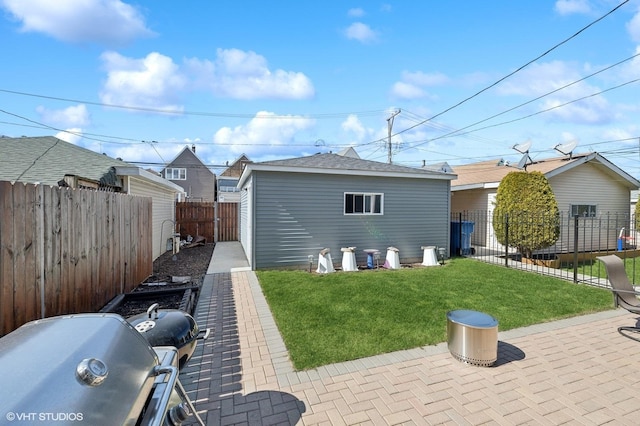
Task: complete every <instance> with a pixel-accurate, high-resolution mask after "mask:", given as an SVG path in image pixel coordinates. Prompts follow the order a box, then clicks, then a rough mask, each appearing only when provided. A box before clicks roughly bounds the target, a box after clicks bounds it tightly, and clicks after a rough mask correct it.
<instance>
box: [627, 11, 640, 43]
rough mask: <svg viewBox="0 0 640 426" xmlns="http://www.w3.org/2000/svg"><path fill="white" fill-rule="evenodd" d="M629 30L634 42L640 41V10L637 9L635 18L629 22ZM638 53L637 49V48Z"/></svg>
mask: <svg viewBox="0 0 640 426" xmlns="http://www.w3.org/2000/svg"><path fill="white" fill-rule="evenodd" d="M627 32H628V33H629V36H630V37H631V40H632V41H633V42H634V43H639V42H640V11H636V14H635V15H633V18H631V20H630V21H629V22H627ZM636 53H637V49H636Z"/></svg>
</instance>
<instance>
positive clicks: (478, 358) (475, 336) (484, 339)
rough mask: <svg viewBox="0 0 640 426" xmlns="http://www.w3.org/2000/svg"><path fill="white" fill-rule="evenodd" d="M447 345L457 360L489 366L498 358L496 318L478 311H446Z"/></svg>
mask: <svg viewBox="0 0 640 426" xmlns="http://www.w3.org/2000/svg"><path fill="white" fill-rule="evenodd" d="M447 344H448V346H449V352H451V355H453V357H454V358H455V359H457V360H458V361H462V362H464V363H467V364H472V365H478V366H481V367H489V366H491V365H493V364H494V363H495V362H496V360H497V359H498V320H497V319H495V318H494V317H492V316H491V315H488V314H485V313H482V312H477V311H469V310H463V309H461V310H456V311H449V312H447Z"/></svg>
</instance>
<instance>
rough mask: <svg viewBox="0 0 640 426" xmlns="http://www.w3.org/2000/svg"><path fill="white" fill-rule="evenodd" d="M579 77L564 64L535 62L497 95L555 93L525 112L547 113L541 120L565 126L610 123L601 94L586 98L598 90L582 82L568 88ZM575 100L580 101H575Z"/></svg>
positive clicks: (570, 65) (607, 103) (527, 96)
mask: <svg viewBox="0 0 640 426" xmlns="http://www.w3.org/2000/svg"><path fill="white" fill-rule="evenodd" d="M582 77H584V76H583V75H582V73H581V70H580V69H578V68H577V67H576V66H574V65H573V64H570V63H567V62H562V61H552V62H547V63H538V64H533V65H531V66H530V67H529V68H527V69H525V70H523V71H521V72H520V73H518V74H517V75H516V76H514V77H513V78H512V79H510V80H508V81H507V82H505V83H503V85H501V86H500V87H499V89H498V93H499V94H502V95H517V96H522V97H525V98H535V97H538V96H542V95H546V94H547V93H550V92H552V91H554V90H558V91H557V92H555V93H552V94H550V95H548V96H545V97H544V98H541V99H540V100H539V101H536V102H534V103H533V104H532V105H533V107H532V106H531V105H529V106H527V107H526V108H529V110H528V113H531V112H539V111H545V110H549V111H546V112H544V113H543V114H544V115H543V117H544V118H547V119H551V120H557V121H561V122H565V123H576V124H603V123H608V122H610V121H611V120H612V119H613V117H614V112H613V111H612V108H611V105H610V104H609V102H608V101H607V100H606V98H605V97H604V96H602V95H597V96H590V95H593V94H595V93H598V92H600V91H601V89H600V88H598V87H596V86H593V85H591V84H588V83H586V82H584V81H583V82H579V83H576V84H571V85H570V86H569V84H570V83H573V82H575V81H577V80H580V79H581V78H582ZM565 86H567V87H565ZM582 98H585V99H582ZM578 99H582V100H579V101H578ZM574 101H575V102H574ZM519 111H520V113H521V114H524V113H525V112H524V111H527V110H525V109H522V110H519Z"/></svg>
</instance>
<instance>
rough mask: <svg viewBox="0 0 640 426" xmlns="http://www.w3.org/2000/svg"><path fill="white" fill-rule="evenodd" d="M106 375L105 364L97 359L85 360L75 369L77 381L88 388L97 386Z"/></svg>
mask: <svg viewBox="0 0 640 426" xmlns="http://www.w3.org/2000/svg"><path fill="white" fill-rule="evenodd" d="M108 374H109V369H108V368H107V364H105V363H104V362H102V361H101V360H99V359H98V358H85V359H83V360H82V361H80V364H78V366H77V367H76V375H77V376H78V379H80V381H81V382H82V383H84V384H86V385H89V386H99V385H100V384H102V382H103V381H104V379H106V378H107V375H108Z"/></svg>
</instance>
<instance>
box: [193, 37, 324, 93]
mask: <svg viewBox="0 0 640 426" xmlns="http://www.w3.org/2000/svg"><path fill="white" fill-rule="evenodd" d="M185 62H186V64H185V65H186V68H187V69H188V70H189V73H190V75H191V76H192V77H193V78H194V83H195V86H196V87H205V88H207V89H209V90H212V91H213V93H214V94H215V95H216V96H222V97H228V98H233V99H245V100H250V99H265V98H270V99H308V98H312V97H313V96H314V95H315V89H314V87H313V83H312V82H311V80H310V79H309V78H308V77H307V76H306V75H304V74H303V73H300V72H294V71H285V70H281V69H277V70H275V71H272V70H270V69H269V67H268V63H267V60H266V59H265V57H264V56H261V55H258V54H257V53H255V52H251V51H249V52H245V51H242V50H239V49H218V50H217V57H216V59H215V61H213V62H212V61H209V60H201V59H197V58H193V59H189V60H187V61H185Z"/></svg>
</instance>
